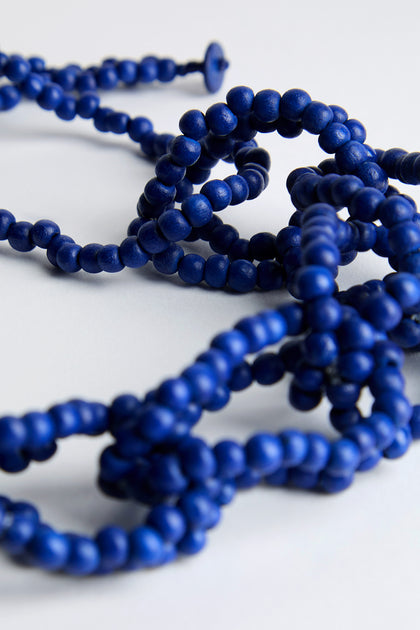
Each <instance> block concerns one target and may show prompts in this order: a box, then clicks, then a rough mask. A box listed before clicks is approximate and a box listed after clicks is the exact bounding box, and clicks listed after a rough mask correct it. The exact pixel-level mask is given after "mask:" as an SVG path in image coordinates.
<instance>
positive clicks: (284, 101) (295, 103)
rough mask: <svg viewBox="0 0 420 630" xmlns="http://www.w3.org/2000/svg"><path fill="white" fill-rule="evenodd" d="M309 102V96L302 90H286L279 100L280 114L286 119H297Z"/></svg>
mask: <svg viewBox="0 0 420 630" xmlns="http://www.w3.org/2000/svg"><path fill="white" fill-rule="evenodd" d="M310 102H311V97H310V96H309V94H308V93H307V92H304V91H303V90H298V89H293V90H288V91H287V92H285V93H284V94H283V96H282V97H281V101H280V114H281V115H282V116H283V117H284V118H286V120H291V121H297V120H299V119H300V118H301V116H302V114H303V112H304V110H305V109H306V107H307V106H308V105H309V103H310Z"/></svg>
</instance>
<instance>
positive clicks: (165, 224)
mask: <svg viewBox="0 0 420 630" xmlns="http://www.w3.org/2000/svg"><path fill="white" fill-rule="evenodd" d="M158 225H159V227H160V230H161V232H162V234H163V235H164V237H165V238H167V239H168V241H171V242H175V241H181V240H184V239H185V238H186V237H187V236H189V234H190V233H191V224H190V223H189V222H188V221H187V220H186V219H185V217H184V216H183V215H182V213H181V212H180V211H179V210H175V209H173V210H167V211H165V212H163V213H162V214H161V215H160V217H159V219H158Z"/></svg>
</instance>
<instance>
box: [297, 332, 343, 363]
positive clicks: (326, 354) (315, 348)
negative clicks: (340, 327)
mask: <svg viewBox="0 0 420 630" xmlns="http://www.w3.org/2000/svg"><path fill="white" fill-rule="evenodd" d="M305 349H306V352H307V355H306V357H307V360H308V362H309V363H310V364H311V365H313V366H315V367H326V366H327V365H329V364H330V363H331V362H332V361H333V360H334V359H336V357H337V355H338V347H337V342H336V338H335V335H334V334H332V333H327V332H313V333H311V334H310V335H309V336H308V337H307V338H306V340H305Z"/></svg>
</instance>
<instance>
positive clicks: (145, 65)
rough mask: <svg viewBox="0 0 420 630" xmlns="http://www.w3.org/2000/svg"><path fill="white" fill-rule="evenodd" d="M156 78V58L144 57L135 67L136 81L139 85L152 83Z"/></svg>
mask: <svg viewBox="0 0 420 630" xmlns="http://www.w3.org/2000/svg"><path fill="white" fill-rule="evenodd" d="M157 78H158V60H157V59H156V57H145V58H144V59H142V60H141V61H140V63H139V64H138V67H137V80H138V81H140V82H141V83H152V81H155V80H156V79H157Z"/></svg>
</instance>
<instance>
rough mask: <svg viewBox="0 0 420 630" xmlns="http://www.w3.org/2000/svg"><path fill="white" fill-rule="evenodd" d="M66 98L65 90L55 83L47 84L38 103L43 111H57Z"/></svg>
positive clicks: (38, 98)
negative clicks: (64, 97)
mask: <svg viewBox="0 0 420 630" xmlns="http://www.w3.org/2000/svg"><path fill="white" fill-rule="evenodd" d="M63 96H64V91H63V88H62V87H60V86H59V85H57V84H55V83H46V84H45V85H44V87H43V88H42V92H41V93H40V94H39V95H38V97H37V99H36V101H37V103H38V105H40V106H41V107H42V108H43V109H47V110H53V109H56V108H57V107H58V106H59V104H60V103H61V101H62V99H63Z"/></svg>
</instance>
